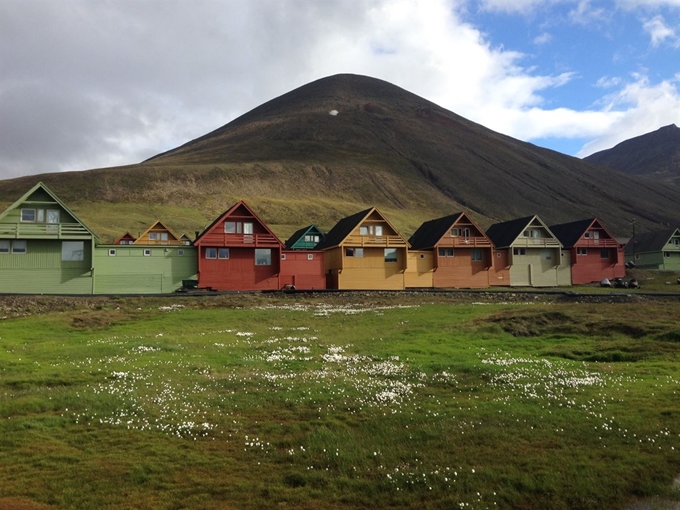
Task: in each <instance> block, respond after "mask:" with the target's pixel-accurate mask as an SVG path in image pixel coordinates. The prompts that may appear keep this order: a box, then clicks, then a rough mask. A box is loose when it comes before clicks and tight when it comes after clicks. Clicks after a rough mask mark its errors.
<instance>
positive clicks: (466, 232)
mask: <svg viewBox="0 0 680 510" xmlns="http://www.w3.org/2000/svg"><path fill="white" fill-rule="evenodd" d="M462 233H463V237H470V229H469V228H467V227H465V228H464V229H463V232H462Z"/></svg>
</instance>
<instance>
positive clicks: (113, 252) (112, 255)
mask: <svg viewBox="0 0 680 510" xmlns="http://www.w3.org/2000/svg"><path fill="white" fill-rule="evenodd" d="M116 253H117V252H116V249H115V248H109V257H115V256H116Z"/></svg>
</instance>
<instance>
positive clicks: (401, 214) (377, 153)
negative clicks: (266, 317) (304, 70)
mask: <svg viewBox="0 0 680 510" xmlns="http://www.w3.org/2000/svg"><path fill="white" fill-rule="evenodd" d="M39 179H41V180H43V181H45V182H46V183H47V184H48V186H50V187H51V188H52V189H54V191H55V192H57V193H58V194H59V196H60V197H62V198H63V199H64V200H65V201H66V202H67V203H69V204H70V205H72V207H73V209H74V210H75V212H76V213H78V214H80V215H81V217H82V218H83V219H84V220H86V221H87V222H88V224H90V225H91V226H92V228H93V229H95V230H96V231H98V232H100V233H104V234H105V235H107V236H111V237H113V236H114V234H115V233H118V234H122V233H123V231H125V230H130V231H132V232H133V233H134V232H135V231H136V229H140V228H141V225H142V223H146V224H147V225H148V224H150V223H151V222H152V221H153V220H154V219H158V218H159V217H160V218H161V219H163V220H164V221H165V222H167V224H169V225H170V226H171V227H173V226H174V228H175V230H177V231H187V230H188V231H191V232H193V230H195V229H202V228H203V226H204V225H205V224H206V223H208V222H209V221H210V220H212V219H213V218H214V217H215V216H216V215H218V214H219V213H220V212H222V211H224V210H225V209H227V207H228V206H229V205H231V203H233V202H234V201H236V200H237V199H245V200H247V201H248V202H249V203H250V204H251V205H252V206H253V207H254V209H255V210H256V211H258V213H259V214H260V215H261V216H262V217H263V219H264V220H265V221H267V222H269V223H270V224H271V225H272V226H273V228H274V230H275V231H276V232H277V233H279V234H280V235H282V236H284V237H285V236H286V235H287V234H289V233H291V232H292V231H293V230H294V229H295V228H296V227H299V226H300V225H303V224H308V223H310V222H314V223H316V224H318V225H319V226H321V227H324V228H330V227H331V226H332V225H333V224H334V223H335V221H337V219H339V218H340V217H343V216H345V215H348V214H351V213H354V212H356V211H358V210H361V209H363V208H366V207H367V206H371V205H376V206H378V207H379V208H380V209H381V210H383V212H385V214H386V215H387V216H388V217H390V219H392V220H393V222H394V223H395V224H396V226H397V227H398V228H401V229H403V230H404V233H405V234H406V235H407V236H408V235H409V234H410V233H411V232H413V231H414V230H415V228H416V227H417V226H418V225H419V224H420V223H421V222H422V221H424V220H427V219H431V218H433V217H437V216H443V215H446V214H451V213H452V212H456V211H458V210H460V209H466V210H468V211H470V212H471V214H472V215H473V217H474V218H475V219H476V220H477V221H479V222H480V223H481V224H482V225H483V226H488V225H489V224H491V223H492V222H495V221H499V220H507V219H512V218H514V217H519V216H526V215H529V214H535V213H536V214H539V215H540V216H541V217H542V218H543V219H544V220H545V221H546V222H548V223H558V222H565V221H570V220H576V219H582V218H586V217H592V216H599V217H601V218H602V219H603V220H604V221H605V222H606V223H607V225H608V226H610V227H611V229H612V230H613V231H615V232H616V233H617V234H618V235H626V234H628V231H629V230H630V221H631V220H632V219H633V218H637V220H638V225H639V226H641V227H643V228H644V227H648V228H652V227H653V226H654V225H658V224H680V211H679V210H678V208H677V206H676V196H677V193H678V190H677V189H669V188H667V187H664V186H661V185H658V184H655V183H653V182H649V181H647V180H643V179H640V178H636V177H632V176H628V175H626V174H622V173H620V172H617V171H614V170H610V169H607V168H603V167H598V166H594V165H591V164H589V163H587V162H585V161H582V160H579V159H576V158H572V157H569V156H565V155H563V154H559V153H557V152H553V151H550V150H547V149H542V148H539V147H536V146H534V145H531V144H528V143H524V142H520V141H518V140H515V139H513V138H510V137H507V136H503V135H500V134H498V133H495V132H493V131H491V130H489V129H486V128H484V127H483V126H480V125H478V124H475V123H473V122H470V121H468V120H466V119H464V118H462V117H460V116H458V115H456V114H454V113H452V112H450V111H448V110H445V109H443V108H441V107H439V106H437V105H435V104H433V103H431V102H429V101H426V100H424V99H422V98H420V97H418V96H416V95H414V94H411V93H409V92H407V91H405V90H403V89H400V88H398V87H396V86H394V85H391V84H389V83H386V82H383V81H380V80H376V79H373V78H367V77H364V76H355V75H337V76H332V77H329V78H324V79H321V80H318V81H315V82H313V83H310V84H308V85H305V86H303V87H300V88H298V89H296V90H293V91H292V92H290V93H288V94H285V95H283V96H281V97H279V98H276V99H273V100H272V101H269V102H267V103H265V104H263V105H261V106H260V107H258V108H255V109H254V110H252V111H250V112H248V113H247V114H245V115H243V116H241V117H239V118H238V119H236V120H234V121H233V122H231V123H229V124H227V125H226V126H223V127H221V128H219V129H217V130H216V131H213V132H212V133H209V134H207V135H205V136H203V137H201V138H198V139H196V140H193V141H191V142H189V143H187V144H185V145H183V146H181V147H179V148H177V149H174V150H172V151H169V152H166V153H164V154H160V155H158V156H156V157H154V158H151V159H150V160H148V161H145V162H143V163H141V164H138V165H131V166H128V167H121V168H112V169H101V170H92V171H88V172H78V173H67V174H49V175H43V176H40V177H39ZM37 180H38V178H36V177H30V178H28V177H27V178H23V179H15V180H12V181H5V182H2V183H0V199H1V200H3V201H5V202H7V201H9V200H8V199H9V198H12V199H13V198H16V197H17V196H20V195H21V194H22V193H23V191H25V190H26V189H28V187H29V186H30V184H31V183H33V182H35V181H37Z"/></svg>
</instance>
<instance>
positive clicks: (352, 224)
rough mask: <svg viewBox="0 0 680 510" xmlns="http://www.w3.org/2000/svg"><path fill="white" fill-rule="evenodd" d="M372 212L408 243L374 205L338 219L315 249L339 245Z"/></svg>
mask: <svg viewBox="0 0 680 510" xmlns="http://www.w3.org/2000/svg"><path fill="white" fill-rule="evenodd" d="M374 212H375V213H377V214H378V216H380V217H381V218H382V220H383V221H384V222H385V223H387V224H388V225H389V226H390V228H391V229H392V230H394V232H396V233H397V235H398V236H399V237H401V238H402V239H403V240H404V243H406V244H408V241H407V240H406V238H404V236H402V235H401V234H400V233H399V231H398V230H397V229H396V228H394V226H393V225H392V224H391V223H390V222H389V221H388V220H387V218H385V216H383V215H382V213H381V212H380V211H379V210H378V209H377V208H376V207H371V208H370V209H366V210H364V211H359V212H358V213H356V214H353V215H351V216H347V217H346V218H343V219H341V220H340V221H338V222H337V223H336V224H335V226H334V227H333V228H332V229H331V230H330V232H328V233H327V234H326V237H325V238H324V240H323V241H321V242H320V243H319V244H317V245H316V248H315V249H317V250H325V249H327V248H333V247H334V246H339V245H340V244H341V243H342V242H343V241H344V240H345V238H346V237H347V236H348V235H350V234H351V233H352V231H353V230H354V229H355V228H357V227H358V226H359V225H360V224H361V222H363V221H364V220H365V219H366V218H368V217H369V216H370V215H371V214H372V213H374Z"/></svg>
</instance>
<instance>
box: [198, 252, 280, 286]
mask: <svg viewBox="0 0 680 510" xmlns="http://www.w3.org/2000/svg"><path fill="white" fill-rule="evenodd" d="M205 250H206V248H205V247H201V248H200V252H199V257H200V264H201V265H200V268H199V274H198V280H199V284H200V287H201V288H211V289H215V290H277V289H280V288H281V285H280V281H279V268H280V259H281V250H280V249H279V248H272V249H271V262H272V263H271V265H269V266H256V265H255V251H254V249H253V248H240V247H230V248H229V258H228V259H207V258H205Z"/></svg>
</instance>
